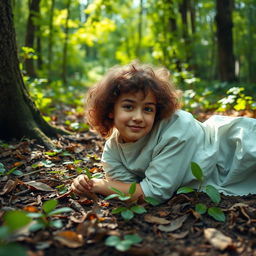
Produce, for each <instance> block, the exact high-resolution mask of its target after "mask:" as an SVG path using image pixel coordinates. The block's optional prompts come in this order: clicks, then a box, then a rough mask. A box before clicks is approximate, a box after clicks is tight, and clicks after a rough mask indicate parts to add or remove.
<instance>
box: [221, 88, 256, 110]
mask: <svg viewBox="0 0 256 256" xmlns="http://www.w3.org/2000/svg"><path fill="white" fill-rule="evenodd" d="M244 90H245V89H244V88H243V87H232V88H230V89H229V90H228V91H227V96H226V97H224V98H222V99H221V100H219V101H218V103H219V104H220V106H219V108H218V111H225V110H228V109H232V108H233V109H235V110H237V111H240V110H246V109H256V102H255V100H253V97H251V96H247V95H245V94H244V93H243V92H244Z"/></svg>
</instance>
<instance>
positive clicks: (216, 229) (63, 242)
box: [0, 131, 256, 256]
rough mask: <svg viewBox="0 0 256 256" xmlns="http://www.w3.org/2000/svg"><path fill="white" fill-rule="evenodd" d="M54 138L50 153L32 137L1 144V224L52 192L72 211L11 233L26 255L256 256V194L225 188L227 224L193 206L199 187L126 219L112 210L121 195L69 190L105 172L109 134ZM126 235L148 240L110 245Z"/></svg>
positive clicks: (37, 206) (35, 208)
mask: <svg viewBox="0 0 256 256" xmlns="http://www.w3.org/2000/svg"><path fill="white" fill-rule="evenodd" d="M55 144H56V145H58V150H56V151H52V152H49V151H47V150H45V149H44V148H43V147H42V146H40V145H37V144H36V142H35V141H33V140H31V141H29V140H25V141H20V142H16V143H15V142H12V143H11V144H6V143H3V142H2V143H0V163H1V164H2V165H1V166H0V167H1V168H0V171H1V173H0V174H1V175H0V195H1V197H0V206H1V208H0V224H1V225H4V216H5V213H6V212H8V211H10V210H22V211H26V212H27V213H37V214H38V213H40V212H41V211H42V205H43V203H44V202H46V201H48V200H51V199H57V200H58V206H57V209H58V208H64V207H69V208H72V210H73V211H72V212H63V213H59V214H56V215H54V216H51V218H52V220H53V221H59V220H60V221H61V222H62V223H63V224H62V226H59V227H58V226H57V227H56V226H55V227H48V228H43V229H39V230H38V231H36V232H32V231H30V230H29V227H24V228H23V229H21V230H19V231H17V232H16V233H15V235H13V236H11V238H10V241H12V242H16V243H18V244H19V245H21V246H23V247H24V248H25V250H26V252H27V254H28V255H33V256H46V255H47V256H66V255H67V256H68V255H72V256H78V255H87V256H94V255H102V256H104V255H111V256H115V255H159V256H160V255H161V256H162V255H164V256H165V255H166V256H167V255H168V256H169V255H175V256H179V255H180V256H183V255H195V256H196V255H202V256H203V255H207V256H208V255H210V256H211V255H231V254H232V255H244V256H248V255H256V249H255V248H256V240H255V239H253V238H255V236H256V196H255V195H248V196H243V197H235V196H224V195H221V203H220V207H221V208H222V209H223V210H224V212H225V215H226V217H227V218H226V221H225V222H224V223H223V222H218V221H215V220H213V219H212V218H210V217H209V216H207V215H200V214H199V213H197V212H195V211H194V209H195V204H196V199H195V197H194V195H193V194H190V195H189V196H188V195H184V194H180V195H174V196H173V198H172V199H170V200H169V201H168V202H166V203H164V204H162V205H159V206H155V207H154V206H150V205H145V208H146V210H147V213H145V214H141V215H135V216H134V218H133V219H131V220H129V221H125V220H123V219H122V217H121V216H119V215H114V214H112V213H111V211H112V210H113V209H115V208H117V207H119V206H120V203H119V201H118V200H110V201H106V200H104V197H102V196H100V195H99V196H97V197H95V196H91V197H90V196H89V195H88V196H87V197H82V198H79V197H77V196H75V195H73V194H72V193H70V184H71V182H72V179H73V178H74V177H76V176H77V175H78V174H80V173H82V172H84V171H85V170H90V171H91V172H92V173H95V172H96V173H102V174H103V171H102V166H101V164H100V161H99V159H100V157H101V153H102V149H103V145H104V141H103V140H102V139H100V138H99V137H97V136H96V135H95V134H94V133H93V132H91V131H88V132H84V133H81V134H73V135H68V136H63V137H60V138H59V139H58V140H56V141H55ZM13 168H15V169H14V170H13ZM10 170H12V172H10ZM16 170H17V171H19V172H16ZM8 172H9V173H8ZM198 196H199V199H198V200H199V201H201V202H207V203H209V204H211V202H210V201H209V198H207V196H206V195H204V194H202V193H199V195H198ZM127 235H138V236H139V237H141V238H142V241H141V242H139V243H136V244H134V245H132V246H131V248H130V249H128V250H127V251H125V252H123V253H122V252H119V251H118V250H116V249H115V248H113V247H109V246H107V245H106V244H105V241H106V239H107V238H108V237H110V236H117V237H119V238H120V241H123V240H122V239H124V237H127Z"/></svg>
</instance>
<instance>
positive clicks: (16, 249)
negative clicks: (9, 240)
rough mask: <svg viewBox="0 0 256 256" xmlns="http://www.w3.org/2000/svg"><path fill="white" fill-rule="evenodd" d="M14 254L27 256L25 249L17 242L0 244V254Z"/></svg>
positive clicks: (0, 255)
mask: <svg viewBox="0 0 256 256" xmlns="http://www.w3.org/2000/svg"><path fill="white" fill-rule="evenodd" d="M6 255H15V256H27V252H26V250H25V249H24V248H23V247H21V246H19V245H17V244H6V245H1V246H0V256H6Z"/></svg>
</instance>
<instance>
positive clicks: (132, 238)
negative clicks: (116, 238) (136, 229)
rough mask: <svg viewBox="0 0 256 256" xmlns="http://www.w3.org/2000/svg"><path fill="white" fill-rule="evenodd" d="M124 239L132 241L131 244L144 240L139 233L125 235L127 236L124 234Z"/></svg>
mask: <svg viewBox="0 0 256 256" xmlns="http://www.w3.org/2000/svg"><path fill="white" fill-rule="evenodd" d="M124 239H125V240H126V241H130V242H131V244H138V243H140V242H141V241H142V238H141V237H140V236H139V235H137V234H134V235H125V236H124Z"/></svg>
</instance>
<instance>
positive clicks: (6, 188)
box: [0, 180, 18, 195]
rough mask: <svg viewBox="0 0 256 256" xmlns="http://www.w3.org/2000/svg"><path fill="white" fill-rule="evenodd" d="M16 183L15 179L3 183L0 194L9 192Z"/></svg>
mask: <svg viewBox="0 0 256 256" xmlns="http://www.w3.org/2000/svg"><path fill="white" fill-rule="evenodd" d="M17 183H18V182H17V181H14V180H8V181H7V182H6V184H5V186H4V187H3V189H2V191H0V195H4V194H7V193H9V192H11V191H12V190H14V189H15V187H16V185H17Z"/></svg>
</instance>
